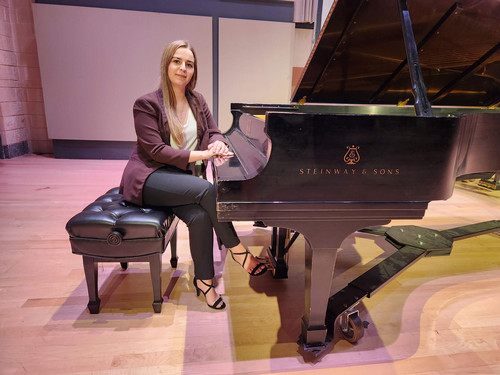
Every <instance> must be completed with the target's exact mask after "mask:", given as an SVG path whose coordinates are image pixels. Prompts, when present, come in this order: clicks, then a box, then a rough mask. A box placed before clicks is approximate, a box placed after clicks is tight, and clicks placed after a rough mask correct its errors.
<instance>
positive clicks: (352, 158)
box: [344, 145, 360, 164]
mask: <svg viewBox="0 0 500 375" xmlns="http://www.w3.org/2000/svg"><path fill="white" fill-rule="evenodd" d="M358 149H359V147H358V146H354V145H353V146H347V152H346V153H345V155H344V161H345V162H346V163H347V164H356V163H357V162H358V161H359V159H360V157H359V152H358Z"/></svg>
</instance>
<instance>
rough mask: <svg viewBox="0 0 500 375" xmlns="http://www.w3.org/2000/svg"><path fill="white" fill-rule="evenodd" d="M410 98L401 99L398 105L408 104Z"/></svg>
mask: <svg viewBox="0 0 500 375" xmlns="http://www.w3.org/2000/svg"><path fill="white" fill-rule="evenodd" d="M409 100H410V98H408V99H406V100H403V101H401V100H400V101H399V102H398V107H404V106H405V105H406V104H408V101H409Z"/></svg>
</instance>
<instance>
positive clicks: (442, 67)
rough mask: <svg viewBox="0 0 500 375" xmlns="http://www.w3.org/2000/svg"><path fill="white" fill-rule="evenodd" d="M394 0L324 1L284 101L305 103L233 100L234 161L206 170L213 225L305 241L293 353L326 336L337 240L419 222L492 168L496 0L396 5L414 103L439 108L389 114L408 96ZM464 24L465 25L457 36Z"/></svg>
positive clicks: (496, 162) (496, 114) (497, 152)
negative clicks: (405, 34) (408, 36)
mask: <svg viewBox="0 0 500 375" xmlns="http://www.w3.org/2000/svg"><path fill="white" fill-rule="evenodd" d="M398 1H399V3H400V4H399V5H400V6H399V9H400V10H401V9H405V8H406V4H404V3H405V0H395V1H394V2H391V1H382V0H370V1H361V0H337V1H336V2H335V3H334V5H333V7H332V10H331V11H330V14H329V17H328V19H327V21H326V22H325V26H324V28H323V30H322V34H321V36H320V39H319V40H318V41H317V43H316V45H315V47H314V49H313V53H312V54H311V57H310V58H309V61H308V65H307V66H306V69H305V70H304V73H303V76H302V79H301V82H300V84H299V86H298V87H297V89H296V91H295V94H294V99H293V100H294V101H298V100H299V99H301V98H303V97H306V98H307V104H305V105H298V104H290V105H288V104H284V105H266V104H233V105H232V107H231V110H232V113H233V117H234V121H233V125H232V127H231V129H230V130H229V131H228V132H227V133H226V134H225V136H226V138H227V141H228V143H230V145H231V148H232V150H233V151H234V153H235V156H234V157H233V158H231V159H229V160H228V161H227V162H225V163H222V164H216V166H215V170H214V176H215V180H216V184H217V212H218V218H219V220H224V221H233V220H243V221H262V222H263V223H264V224H265V225H268V226H272V227H280V228H288V229H292V230H295V231H296V232H299V233H301V234H302V235H303V236H304V238H305V242H306V280H305V282H306V288H305V291H306V293H305V294H306V295H305V311H304V316H303V319H302V322H303V325H302V335H301V340H302V342H303V346H304V348H306V349H308V348H317V347H321V346H323V345H325V342H326V340H327V327H326V323H325V315H326V310H327V305H328V298H329V295H330V290H331V285H332V281H333V274H334V268H335V261H336V255H337V250H338V248H339V247H340V246H341V243H342V241H343V240H344V239H345V238H346V237H347V236H348V235H350V234H351V233H353V232H355V231H357V230H359V229H362V228H365V227H371V226H377V225H383V224H387V223H389V222H390V221H391V220H395V219H420V218H422V217H423V216H424V214H425V210H426V208H427V205H428V202H430V201H433V200H445V199H448V198H449V197H450V196H451V195H452V192H453V185H454V182H455V179H456V178H457V177H459V176H463V175H469V174H473V173H484V172H489V173H490V174H493V173H494V172H499V171H500V148H499V147H498V139H500V110H498V109H495V108H485V107H484V106H485V105H488V106H490V105H493V106H496V104H498V103H499V102H500V95H499V93H500V90H499V88H500V78H499V72H500V70H499V69H498V63H499V60H500V58H499V53H498V52H497V47H495V46H497V45H498V42H499V40H500V34H499V28H498V24H499V22H496V23H493V24H492V23H491V20H492V19H493V21H498V20H499V19H500V13H499V12H500V2H498V1H482V0H478V1H464V2H462V3H461V4H456V3H454V2H451V1H448V0H443V1H435V0H434V1H429V0H418V1H417V0H413V1H411V0H408V9H409V10H410V11H412V10H415V16H416V17H415V19H416V22H415V19H414V23H413V25H414V26H413V29H414V33H415V37H416V39H417V40H418V41H419V42H418V51H419V55H420V62H421V69H422V73H423V78H424V81H425V83H428V85H429V86H428V88H429V90H428V91H427V92H428V96H429V97H430V98H431V103H433V104H436V103H437V104H445V105H447V107H444V106H442V107H433V108H432V111H431V112H430V113H428V114H426V117H421V116H415V111H416V108H415V110H414V109H413V108H411V107H408V106H401V107H400V106H395V104H396V103H398V102H400V101H402V102H409V103H411V102H415V101H416V100H415V99H412V95H414V94H415V90H414V89H412V87H411V86H412V83H411V82H410V79H409V77H408V73H409V72H408V69H407V67H406V65H407V62H406V56H405V45H406V46H407V48H408V43H407V41H405V42H403V41H402V32H401V24H400V19H399V18H398ZM476 16H477V17H479V19H481V20H482V21H484V22H485V23H486V24H487V25H488V26H487V27H489V29H488V30H490V31H491V32H489V33H486V31H485V30H486V29H485V26H484V25H482V24H479V23H478V21H477V20H476V19H475V18H474V17H476ZM402 18H403V17H401V19H402ZM408 21H409V19H408ZM471 23H472V24H474V25H477V26H478V27H477V28H476V29H473V30H470V29H468V32H469V31H470V32H469V33H468V34H464V30H462V28H467V27H469V26H470V25H471ZM405 26H406V27H407V26H408V25H405ZM457 27H458V28H459V30H457V34H456V35H457V37H458V36H460V37H461V38H462V39H464V40H463V41H462V42H460V43H462V45H463V46H464V48H461V49H460V48H458V43H459V42H458V41H456V40H454V39H453V33H452V30H453V29H455V30H456V29H457ZM398 28H399V29H398ZM398 30H399V31H398ZM478 38H481V40H479V39H478ZM483 38H484V39H483ZM410 42H411V41H410ZM414 43H415V42H414ZM410 44H411V43H410ZM432 46H434V48H437V50H435V52H432V49H431V47H432ZM410 47H411V46H410ZM429 49H431V51H430V52H429ZM426 53H427V54H426ZM415 64H417V65H418V61H417V62H415V61H411V60H410V65H411V66H413V67H415ZM417 73H418V72H417ZM416 76H418V74H417V75H416ZM412 80H413V78H412ZM418 84H419V85H421V86H422V85H423V82H418ZM422 87H423V86H422ZM412 92H413V93H412ZM311 102H326V103H337V104H330V105H320V104H311ZM339 103H356V104H339ZM370 103H380V104H383V105H372V104H370ZM386 103H390V104H392V105H386ZM359 104H363V105H359ZM450 105H453V107H451V106H450ZM464 105H465V106H467V107H463V106H464ZM474 106H476V107H474ZM477 106H483V107H477ZM415 107H416V106H415ZM417 112H418V111H417ZM258 115H262V116H263V115H265V120H263V119H262V118H260V117H257V116H258Z"/></svg>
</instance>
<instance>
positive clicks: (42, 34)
mask: <svg viewBox="0 0 500 375" xmlns="http://www.w3.org/2000/svg"><path fill="white" fill-rule="evenodd" d="M33 12H34V16H35V27H36V36H37V41H38V47H39V48H38V50H39V58H40V68H41V72H42V82H43V91H44V96H45V110H46V111H47V123H48V130H49V136H50V138H52V139H63V140H93V141H135V140H136V135H135V130H134V123H133V118H132V106H133V104H134V101H135V100H136V99H137V98H138V97H139V96H141V95H143V94H146V93H148V92H151V91H153V90H155V89H157V88H158V85H159V82H160V60H161V54H162V51H163V48H164V47H165V45H167V44H168V43H170V42H171V41H173V40H176V39H181V38H182V39H187V40H189V41H190V42H191V43H192V44H193V45H194V47H195V49H196V54H197V59H198V66H199V70H198V77H199V79H198V82H197V86H196V89H197V90H198V91H200V92H201V93H202V94H203V95H204V96H205V99H206V100H207V102H208V103H209V104H210V105H211V104H212V87H213V85H212V61H213V58H212V18H211V17H200V16H186V15H175V14H166V13H153V12H138V11H129V10H117V9H101V8H88V7H76V6H62V5H50V4H34V5H33Z"/></svg>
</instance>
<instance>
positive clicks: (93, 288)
mask: <svg viewBox="0 0 500 375" xmlns="http://www.w3.org/2000/svg"><path fill="white" fill-rule="evenodd" d="M83 269H84V271H85V280H86V282H87V289H88V292H89V303H88V304H87V307H88V309H89V312H90V313H91V314H98V313H99V307H100V305H101V300H100V299H99V295H98V293H97V262H95V261H94V258H92V257H88V256H85V255H84V256H83Z"/></svg>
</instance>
